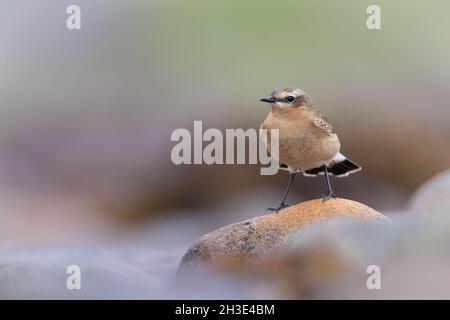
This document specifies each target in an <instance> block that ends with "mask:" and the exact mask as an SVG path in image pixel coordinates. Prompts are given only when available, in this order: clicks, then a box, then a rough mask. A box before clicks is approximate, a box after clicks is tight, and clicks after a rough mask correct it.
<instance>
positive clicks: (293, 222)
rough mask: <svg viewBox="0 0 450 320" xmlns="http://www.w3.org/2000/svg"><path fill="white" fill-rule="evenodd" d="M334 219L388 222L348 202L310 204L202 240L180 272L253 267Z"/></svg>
mask: <svg viewBox="0 0 450 320" xmlns="http://www.w3.org/2000/svg"><path fill="white" fill-rule="evenodd" d="M334 218H350V219H369V220H376V219H385V216H383V215H382V214H381V213H379V212H377V211H375V210H373V209H371V208H369V207H368V206H366V205H364V204H361V203H359V202H356V201H352V200H347V199H341V198H336V199H330V200H328V201H322V199H316V200H310V201H306V202H302V203H300V204H297V205H294V206H291V207H288V208H286V209H284V210H282V211H280V212H278V213H271V214H267V215H263V216H259V217H256V218H253V219H250V220H247V221H243V222H239V223H235V224H231V225H228V226H225V227H223V228H221V229H218V230H216V231H213V232H211V233H209V234H206V235H204V236H202V237H201V238H200V239H199V240H198V241H197V242H196V243H195V244H193V245H192V246H191V247H190V248H189V249H188V250H187V252H186V253H185V255H184V257H183V259H182V261H181V265H180V270H184V269H186V268H190V267H192V266H195V265H198V264H202V263H207V264H213V265H221V264H226V265H228V264H230V263H233V262H239V263H252V262H255V261H257V260H258V259H259V258H263V257H265V256H266V255H267V254H270V253H273V252H275V251H277V249H280V248H283V247H285V246H287V245H289V244H290V243H291V241H292V240H293V239H294V238H295V237H297V236H298V234H299V232H301V231H303V230H305V229H306V228H307V227H308V226H310V225H311V224H314V223H317V222H321V221H323V220H329V219H334Z"/></svg>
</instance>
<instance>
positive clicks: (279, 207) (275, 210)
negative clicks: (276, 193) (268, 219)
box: [266, 202, 289, 213]
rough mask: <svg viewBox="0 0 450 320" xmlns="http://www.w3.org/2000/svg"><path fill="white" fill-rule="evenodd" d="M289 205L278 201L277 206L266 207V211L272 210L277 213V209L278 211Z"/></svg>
mask: <svg viewBox="0 0 450 320" xmlns="http://www.w3.org/2000/svg"><path fill="white" fill-rule="evenodd" d="M287 207H289V205H288V204H287V203H285V202H282V203H280V205H279V206H278V207H277V208H267V209H266V210H267V211H273V212H275V213H277V212H278V211H280V210H281V209H285V208H287Z"/></svg>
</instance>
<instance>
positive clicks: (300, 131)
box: [260, 88, 361, 212]
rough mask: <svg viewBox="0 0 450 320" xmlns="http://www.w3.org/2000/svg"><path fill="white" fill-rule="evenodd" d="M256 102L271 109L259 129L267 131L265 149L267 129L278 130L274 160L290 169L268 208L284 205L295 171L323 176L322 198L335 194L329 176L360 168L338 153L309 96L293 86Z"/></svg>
mask: <svg viewBox="0 0 450 320" xmlns="http://www.w3.org/2000/svg"><path fill="white" fill-rule="evenodd" d="M260 101H262V102H267V103H270V104H271V105H272V111H271V112H270V113H269V115H268V116H267V117H266V119H265V120H264V122H263V123H262V124H261V129H267V131H268V139H267V144H268V150H270V143H271V135H270V129H278V130H279V159H276V160H278V162H279V163H280V168H281V169H285V170H288V171H289V172H290V175H289V182H288V185H287V188H286V191H285V192H284V196H283V199H282V200H281V203H280V205H279V206H278V207H277V208H268V210H272V211H275V212H278V211H279V210H280V209H283V208H286V207H288V205H287V204H286V198H287V196H288V193H289V189H290V187H291V185H292V182H293V181H294V178H295V175H296V174H297V173H298V172H302V173H303V174H304V175H305V176H317V175H325V179H326V186H327V192H326V193H325V194H324V195H323V200H324V201H326V200H328V199H331V198H333V197H336V195H335V194H334V192H333V189H332V188H331V184H330V178H329V175H334V176H336V177H345V176H348V175H349V174H351V173H353V172H357V171H359V170H361V167H360V166H359V165H357V164H355V163H353V162H352V161H350V160H349V159H347V158H346V157H345V156H343V155H342V154H341V153H339V149H340V142H339V138H338V136H337V135H336V133H335V132H334V130H333V127H332V126H331V124H330V123H329V122H328V119H327V118H326V117H325V116H324V115H322V114H321V113H320V112H318V111H317V110H315V108H314V107H315V105H314V103H313V100H312V99H311V97H310V96H309V95H308V94H306V93H305V92H303V91H302V90H300V89H297V88H280V89H276V90H275V91H273V92H272V94H271V95H270V96H269V97H265V98H262V99H260Z"/></svg>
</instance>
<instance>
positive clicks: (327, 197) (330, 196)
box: [322, 191, 338, 202]
mask: <svg viewBox="0 0 450 320" xmlns="http://www.w3.org/2000/svg"><path fill="white" fill-rule="evenodd" d="M333 198H338V195H337V194H335V193H334V192H333V191H329V192H327V194H323V195H322V202H325V201H328V200H330V199H333Z"/></svg>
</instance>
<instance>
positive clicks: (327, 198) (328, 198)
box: [322, 166, 337, 201]
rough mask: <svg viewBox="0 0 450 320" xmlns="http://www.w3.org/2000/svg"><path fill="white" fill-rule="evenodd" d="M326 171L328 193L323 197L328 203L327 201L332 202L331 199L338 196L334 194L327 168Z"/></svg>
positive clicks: (325, 167)
mask: <svg viewBox="0 0 450 320" xmlns="http://www.w3.org/2000/svg"><path fill="white" fill-rule="evenodd" d="M324 170H325V179H326V181H327V193H326V194H325V195H323V197H322V199H323V201H327V200H330V199H331V198H336V197H337V195H336V194H335V193H334V192H333V189H332V188H331V183H330V177H329V176H328V168H327V166H324Z"/></svg>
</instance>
